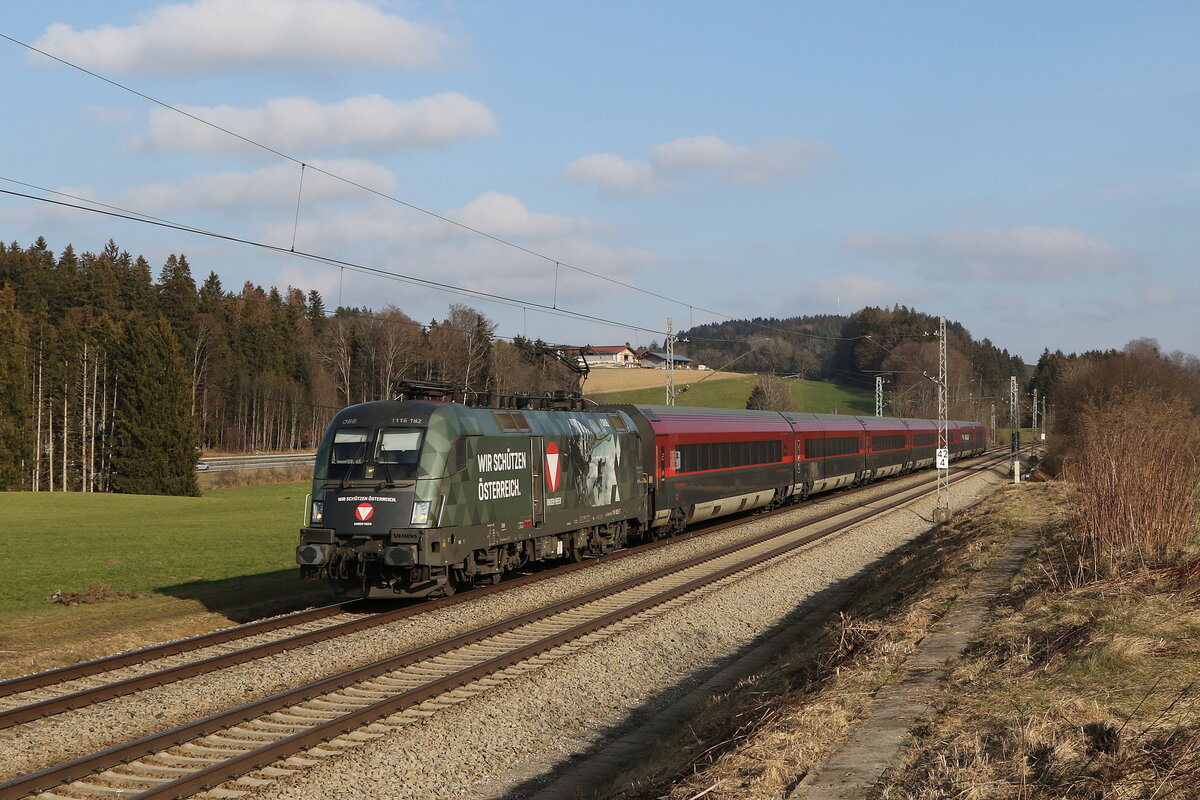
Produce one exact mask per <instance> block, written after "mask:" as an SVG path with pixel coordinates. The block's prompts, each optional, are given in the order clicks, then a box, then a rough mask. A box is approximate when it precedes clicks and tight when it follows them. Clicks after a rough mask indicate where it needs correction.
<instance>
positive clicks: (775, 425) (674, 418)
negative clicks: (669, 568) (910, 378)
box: [615, 405, 985, 535]
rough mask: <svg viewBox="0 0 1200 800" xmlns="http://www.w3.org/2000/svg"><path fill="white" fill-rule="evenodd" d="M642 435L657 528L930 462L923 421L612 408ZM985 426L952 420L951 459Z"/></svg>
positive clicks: (977, 447) (978, 444) (971, 447)
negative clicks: (624, 414) (625, 414)
mask: <svg viewBox="0 0 1200 800" xmlns="http://www.w3.org/2000/svg"><path fill="white" fill-rule="evenodd" d="M615 408H619V409H620V410H622V411H625V412H626V413H628V414H629V416H630V418H631V419H632V420H633V421H634V424H635V426H636V427H637V429H638V434H639V436H640V439H641V450H642V464H643V465H644V467H643V468H644V469H645V471H646V477H645V480H646V481H647V483H648V484H649V487H648V488H649V493H648V494H649V497H648V505H649V511H650V522H649V527H650V528H651V529H652V530H653V531H654V532H655V535H660V534H666V533H671V532H674V531H677V530H680V529H682V528H683V526H684V525H686V524H688V523H691V522H699V521H702V520H706V519H709V518H711V517H716V516H719V515H723V514H733V513H736V512H738V511H746V510H749V509H754V508H761V507H763V506H768V505H778V504H779V503H782V502H784V501H785V500H789V499H793V500H794V499H802V498H804V497H807V496H808V495H810V494H816V493H818V492H825V491H830V490H832V489H839V488H842V487H844V486H856V485H858V484H860V483H864V482H866V481H872V480H875V479H877V478H884V477H887V476H890V475H897V474H900V473H906V472H911V471H912V470H915V469H922V468H925V467H931V466H933V465H934V460H935V455H936V451H937V443H938V442H937V423H936V422H934V421H932V420H926V419H899V418H883V417H853V416H844V415H840V414H811V413H800V412H783V413H780V412H776V411H742V410H734V409H722V408H685V407H676V406H633V405H623V406H616V407H615ZM984 447H985V439H984V433H983V426H982V425H981V424H979V423H977V422H951V423H949V425H948V427H947V448H948V449H949V451H950V457H951V458H958V457H961V456H964V455H971V454H976V453H982V452H983V450H984Z"/></svg>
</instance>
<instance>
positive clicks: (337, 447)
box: [329, 428, 367, 464]
mask: <svg viewBox="0 0 1200 800" xmlns="http://www.w3.org/2000/svg"><path fill="white" fill-rule="evenodd" d="M366 460H367V432H366V431H364V430H358V429H354V428H350V429H346V430H340V431H337V432H336V433H335V434H334V435H333V448H332V450H331V452H330V459H329V463H330V464H361V463H363V462H364V461H366Z"/></svg>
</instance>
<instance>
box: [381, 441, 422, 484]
mask: <svg viewBox="0 0 1200 800" xmlns="http://www.w3.org/2000/svg"><path fill="white" fill-rule="evenodd" d="M376 447H377V448H378V450H377V452H376V454H375V463H377V464H381V465H384V466H386V467H388V470H387V471H388V473H389V476H390V477H392V478H394V479H395V478H412V477H415V476H416V474H417V461H418V460H419V459H420V455H421V431H420V430H413V429H412V428H384V429H383V430H381V431H380V432H379V441H378V443H377V444H376Z"/></svg>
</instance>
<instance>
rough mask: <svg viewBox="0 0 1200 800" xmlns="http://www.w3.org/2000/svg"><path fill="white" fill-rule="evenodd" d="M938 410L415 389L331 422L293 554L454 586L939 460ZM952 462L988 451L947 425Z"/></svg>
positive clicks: (357, 579) (959, 426)
mask: <svg viewBox="0 0 1200 800" xmlns="http://www.w3.org/2000/svg"><path fill="white" fill-rule="evenodd" d="M937 427H938V426H937V423H936V421H933V420H927V419H905V418H883V417H863V416H848V415H838V414H815V413H800V412H787V411H785V412H775V411H751V410H735V409H721V408H689V407H681V406H680V407H677V406H665V405H664V406H659V405H642V404H635V405H627V404H618V405H596V404H590V403H588V402H586V401H582V400H581V399H579V398H578V397H571V396H562V395H556V396H549V397H541V398H538V397H493V396H490V395H464V394H452V393H450V392H448V391H446V390H444V389H438V388H436V387H434V388H430V387H428V386H426V387H417V388H413V389H410V390H409V392H408V393H406V394H405V395H402V396H401V398H400V399H397V400H379V401H372V402H366V403H360V404H358V405H353V406H350V407H348V408H345V409H342V410H341V411H339V412H338V413H337V414H336V415H335V416H334V417H333V419H332V420H331V421H330V423H329V425H328V427H327V428H326V430H325V432H324V434H323V435H322V438H321V442H320V446H319V448H318V450H317V456H316V464H315V467H314V472H313V482H312V492H311V495H310V497H309V498H307V499H306V511H305V520H304V524H303V527H302V528H301V530H300V543H299V545H298V546H297V548H296V562H297V563H298V564H299V566H300V572H301V575H302V577H304V578H307V579H310V580H320V579H321V578H326V579H327V580H328V581H329V584H330V586H331V587H332V589H333V591H334V593H335V595H337V596H339V597H344V598H354V597H362V598H375V599H382V598H392V599H396V598H410V597H412V598H415V597H426V596H432V595H450V594H453V593H454V592H456V591H457V590H459V589H461V588H465V587H469V586H475V585H482V584H489V583H496V582H499V581H500V579H501V578H502V577H503V575H504V574H505V573H508V572H512V571H514V570H519V569H522V568H524V567H525V566H526V565H527V564H530V563H532V562H540V561H547V560H551V559H569V560H574V561H578V560H581V559H583V558H585V557H588V556H599V555H603V554H605V553H608V552H612V551H613V550H616V549H618V548H621V547H625V546H626V545H628V544H630V543H634V542H640V541H648V540H652V539H658V538H662V537H665V536H670V535H673V534H675V533H677V532H679V531H681V530H683V529H684V528H685V527H686V526H688V525H690V524H692V523H695V522H700V521H703V520H707V519H712V518H714V517H720V516H724V515H727V514H734V513H738V512H742V511H749V510H753V509H760V508H768V507H776V506H779V505H782V504H784V503H790V502H796V501H799V500H802V499H804V498H806V497H808V496H810V495H813V494H817V493H820V492H826V491H830V490H833V489H838V488H841V487H846V486H855V485H860V484H863V483H866V482H869V481H873V480H876V479H878V478H883V477H887V476H890V475H897V474H901V473H906V472H911V471H913V470H917V469H922V468H927V467H932V466H934V464H935V455H936V450H937V446H938V429H937ZM946 439H947V440H946V443H945V448H946V450H947V451H948V456H949V458H950V459H957V458H962V457H965V456H970V455H978V454H980V453H982V452H983V451H984V450H985V449H986V446H987V442H986V436H985V430H984V427H983V425H982V424H981V423H978V422H969V421H955V422H950V423H949V424H948V426H947V436H946Z"/></svg>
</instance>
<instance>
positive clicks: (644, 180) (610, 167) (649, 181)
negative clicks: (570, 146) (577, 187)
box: [563, 153, 673, 194]
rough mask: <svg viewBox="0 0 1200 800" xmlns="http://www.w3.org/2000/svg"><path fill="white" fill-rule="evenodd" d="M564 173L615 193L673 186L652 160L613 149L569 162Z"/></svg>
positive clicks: (570, 178) (640, 191) (653, 191)
mask: <svg viewBox="0 0 1200 800" xmlns="http://www.w3.org/2000/svg"><path fill="white" fill-rule="evenodd" d="M563 175H564V176H565V177H566V178H567V179H569V180H573V181H578V182H579V183H593V184H595V185H596V186H598V187H599V188H600V189H601V190H602V191H605V192H611V193H613V194H657V193H659V192H664V191H667V190H669V189H671V188H672V186H673V184H672V183H671V182H670V181H668V180H666V179H664V178H663V177H662V176H660V175H659V174H658V173H657V172H656V171H655V169H654V166H653V165H652V164H651V163H650V162H648V161H632V160H629V159H625V158H621V157H620V156H618V155H615V154H613V153H593V154H592V155H590V156H584V157H583V158H581V159H578V160H577V161H573V162H571V163H570V164H568V165H567V168H566V170H564V171H563Z"/></svg>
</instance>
